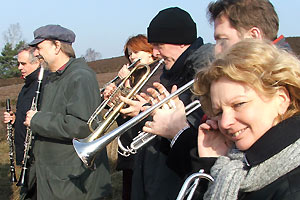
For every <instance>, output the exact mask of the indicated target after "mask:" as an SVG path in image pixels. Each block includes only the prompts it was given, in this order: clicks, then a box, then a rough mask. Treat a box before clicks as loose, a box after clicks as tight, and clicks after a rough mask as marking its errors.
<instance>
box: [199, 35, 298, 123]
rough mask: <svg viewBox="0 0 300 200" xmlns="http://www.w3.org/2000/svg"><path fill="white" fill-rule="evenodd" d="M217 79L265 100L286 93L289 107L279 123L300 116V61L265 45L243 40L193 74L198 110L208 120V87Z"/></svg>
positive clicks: (282, 51) (271, 45) (210, 110)
mask: <svg viewBox="0 0 300 200" xmlns="http://www.w3.org/2000/svg"><path fill="white" fill-rule="evenodd" d="M221 77H226V78H228V79H230V80H233V81H237V82H242V83H246V84H247V85H249V86H250V87H251V88H253V89H254V90H255V91H257V92H258V93H260V94H262V95H263V96H266V97H272V96H273V95H274V94H275V93H276V92H277V90H278V89H279V88H282V87H284V88H286V90H287V91H288V92H289V95H290V99H291V103H290V106H289V108H288V110H287V112H286V113H285V114H284V115H282V116H281V119H282V120H283V119H286V118H288V117H290V116H293V115H294V114H296V113H299V112H300V61H299V60H298V58H297V57H296V56H294V55H292V54H291V53H289V52H287V51H285V50H283V49H279V48H277V47H276V46H275V45H273V44H271V43H270V42H268V41H262V40H258V39H246V40H243V41H241V42H239V43H237V44H235V45H233V46H232V47H231V48H230V49H228V50H227V51H226V52H224V54H221V55H219V57H218V58H217V59H216V60H215V61H214V62H213V63H212V65H211V66H209V67H207V68H204V69H202V70H201V71H199V72H198V73H197V75H196V80H195V84H194V93H195V94H196V95H199V96H200V101H201V104H202V108H203V110H204V111H205V112H206V113H207V114H208V115H209V116H212V115H213V113H212V108H211V106H212V105H211V98H210V86H211V84H212V82H214V81H217V80H218V79H220V78H221Z"/></svg>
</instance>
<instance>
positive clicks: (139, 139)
mask: <svg viewBox="0 0 300 200" xmlns="http://www.w3.org/2000/svg"><path fill="white" fill-rule="evenodd" d="M200 107H201V103H200V101H199V100H195V101H193V102H191V103H190V104H188V105H187V106H186V107H185V112H186V116H188V115H189V114H191V113H192V112H194V111H195V110H197V109H198V108H200ZM156 136H157V135H154V134H152V133H146V132H144V131H140V132H139V134H138V135H137V136H136V137H135V138H133V141H132V142H131V144H130V147H128V146H127V147H124V146H123V144H122V142H121V140H120V137H118V145H119V147H120V149H121V150H122V152H121V151H118V153H119V154H121V155H122V156H124V157H128V156H130V155H131V154H136V153H137V151H138V150H139V149H140V148H142V147H143V146H145V145H146V144H148V143H149V142H150V141H152V140H153V139H154V138H155V137H156Z"/></svg>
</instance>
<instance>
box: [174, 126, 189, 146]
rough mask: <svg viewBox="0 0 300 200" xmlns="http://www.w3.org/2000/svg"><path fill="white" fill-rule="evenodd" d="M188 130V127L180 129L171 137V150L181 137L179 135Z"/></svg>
mask: <svg viewBox="0 0 300 200" xmlns="http://www.w3.org/2000/svg"><path fill="white" fill-rule="evenodd" d="M188 128H190V126H189V125H186V126H185V127H184V128H183V129H181V130H180V131H179V132H178V133H177V134H176V135H175V136H174V137H173V139H172V140H171V143H170V147H171V148H172V147H173V145H174V144H175V142H176V140H177V138H178V137H179V136H180V135H181V133H182V132H183V131H185V130H186V129H188Z"/></svg>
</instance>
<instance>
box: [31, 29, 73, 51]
mask: <svg viewBox="0 0 300 200" xmlns="http://www.w3.org/2000/svg"><path fill="white" fill-rule="evenodd" d="M33 35H34V40H33V41H32V42H30V43H29V45H30V46H36V45H37V44H39V43H40V42H42V41H44V40H47V39H48V40H49V39H50V40H59V41H62V42H65V43H68V44H72V43H73V42H74V41H75V37H76V35H75V33H74V32H73V31H71V30H69V29H67V28H64V27H62V26H60V25H52V24H50V25H46V26H42V27H40V28H38V29H36V30H35V31H34V32H33Z"/></svg>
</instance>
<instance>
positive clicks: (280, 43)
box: [272, 35, 292, 52]
mask: <svg viewBox="0 0 300 200" xmlns="http://www.w3.org/2000/svg"><path fill="white" fill-rule="evenodd" d="M272 43H273V44H275V45H276V46H277V47H279V48H282V49H286V50H287V51H290V52H292V48H291V46H290V45H289V43H287V42H286V41H285V37H284V36H283V35H280V36H279V37H278V38H277V39H276V40H274V41H273V42H272Z"/></svg>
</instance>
